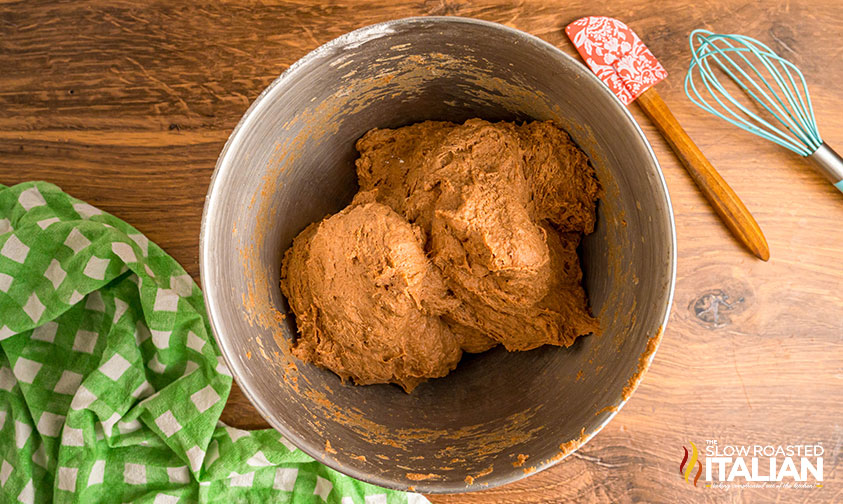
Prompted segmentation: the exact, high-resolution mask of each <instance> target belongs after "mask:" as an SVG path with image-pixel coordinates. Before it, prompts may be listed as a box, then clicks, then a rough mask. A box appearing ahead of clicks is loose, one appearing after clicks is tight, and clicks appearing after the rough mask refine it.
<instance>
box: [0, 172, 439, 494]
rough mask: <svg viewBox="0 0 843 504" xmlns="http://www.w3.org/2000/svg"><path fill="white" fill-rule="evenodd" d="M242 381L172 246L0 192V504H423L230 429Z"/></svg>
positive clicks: (69, 201)
mask: <svg viewBox="0 0 843 504" xmlns="http://www.w3.org/2000/svg"><path fill="white" fill-rule="evenodd" d="M231 381H232V378H231V375H230V373H229V371H228V369H227V367H226V365H225V363H224V361H223V360H222V358H221V357H220V355H219V351H218V349H217V347H216V344H215V342H214V340H213V338H212V337H211V332H210V327H209V325H208V320H207V316H206V314H205V305H204V301H203V299H202V293H201V292H200V290H199V288H198V287H197V286H196V285H195V284H194V282H193V280H192V279H191V277H190V276H189V275H188V274H186V273H185V271H184V270H183V269H182V267H181V266H179V264H178V263H176V261H175V260H173V259H172V258H171V257H170V256H168V255H167V254H166V253H165V252H164V251H163V250H161V248H159V247H158V246H157V245H155V244H154V243H151V242H149V240H147V238H146V237H145V236H144V235H143V234H141V233H139V232H138V231H137V230H136V229H134V228H133V227H132V226H130V225H128V224H127V223H125V222H123V221H121V220H120V219H118V218H116V217H114V216H112V215H110V214H107V213H105V212H103V211H101V210H99V209H97V208H96V207H93V206H91V205H89V204H87V203H84V202H82V201H79V200H77V199H75V198H73V197H71V196H69V195H67V194H66V193H64V192H62V191H61V190H60V189H59V188H58V187H56V186H54V185H51V184H47V183H44V182H29V183H24V184H19V185H16V186H13V187H6V186H2V185H0V502H4V503H5V502H9V503H13V502H18V501H20V502H24V503H28V502H60V503H63V502H79V503H86V504H87V503H99V502H115V503H123V502H139V503H154V504H169V503H185V502H225V503H227V504H228V503H238V502H292V503H305V502H306V503H310V502H315V503H321V502H328V503H338V504H392V503H410V504H413V503H426V502H427V500H426V499H425V498H424V497H422V496H421V495H418V494H407V493H403V492H394V491H388V490H384V489H382V488H378V487H375V486H372V485H369V484H366V483H362V482H359V481H356V480H354V479H352V478H349V477H347V476H344V475H342V474H340V473H338V472H336V471H333V470H332V469H329V468H328V467H326V466H324V465H322V464H320V463H318V462H316V461H314V460H313V459H312V458H310V457H309V456H307V455H306V454H304V453H302V452H301V451H300V450H297V449H296V447H295V446H294V445H292V444H291V443H289V442H288V441H287V440H285V439H284V438H283V437H281V435H280V434H279V433H278V432H276V431H274V430H271V429H267V430H259V431H244V430H240V429H236V428H233V427H229V426H226V425H224V424H223V423H221V422H220V421H219V417H220V414H221V412H222V410H223V406H224V405H225V401H226V398H227V397H228V393H229V390H230V388H231Z"/></svg>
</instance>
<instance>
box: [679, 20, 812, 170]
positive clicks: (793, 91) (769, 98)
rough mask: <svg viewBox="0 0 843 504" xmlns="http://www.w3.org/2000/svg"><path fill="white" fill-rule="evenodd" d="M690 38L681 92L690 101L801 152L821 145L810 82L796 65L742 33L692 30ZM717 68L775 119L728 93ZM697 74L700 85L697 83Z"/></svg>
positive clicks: (806, 151) (805, 152)
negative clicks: (757, 111)
mask: <svg viewBox="0 0 843 504" xmlns="http://www.w3.org/2000/svg"><path fill="white" fill-rule="evenodd" d="M689 43H690V46H691V52H692V60H691V64H690V66H689V68H688V73H687V75H686V76H685V94H686V95H688V98H690V99H691V101H692V102H693V103H695V104H696V105H697V106H699V107H700V108H702V109H704V110H706V111H708V112H710V113H712V114H714V115H716V116H718V117H720V118H722V119H724V120H726V121H728V122H730V123H731V124H734V125H735V126H738V127H739V128H742V129H744V130H746V131H749V132H750V133H753V134H756V135H758V136H761V137H762V138H765V139H767V140H770V141H772V142H775V143H777V144H779V145H781V146H782V147H786V148H788V149H790V150H792V151H794V152H796V153H797V154H801V155H803V156H808V155H810V154H812V153H814V152H815V151H816V150H817V149H818V148H819V147H820V145H822V138H821V137H820V134H819V131H818V128H817V124H816V120H815V118H814V109H813V106H812V104H811V97H810V94H809V92H808V85H807V83H806V82H805V77H804V76H803V75H802V72H801V71H799V68H797V67H796V65H794V64H793V63H791V62H790V61H788V60H786V59H784V58H782V57H780V56H779V55H777V54H776V53H774V52H773V51H772V50H771V49H770V48H769V47H767V46H766V45H765V44H763V43H761V42H759V41H757V40H755V39H753V38H750V37H746V36H743V35H723V34H716V33H713V32H711V31H708V30H694V31H693V32H692V33H691V37H690V41H689ZM715 69H719V70H720V71H722V72H723V73H724V74H726V76H728V77H729V78H730V79H731V80H732V81H733V82H734V83H735V84H736V85H737V86H738V87H739V88H740V89H741V90H742V91H743V93H744V94H746V95H747V96H748V97H749V98H751V99H752V100H754V101H755V102H757V103H758V104H759V105H760V106H761V107H763V109H764V110H766V112H767V113H769V115H770V117H771V118H772V119H773V122H770V121H769V120H767V119H765V118H763V117H761V116H760V115H758V114H757V113H756V112H754V111H752V110H751V109H750V108H749V107H747V105H746V104H745V103H742V102H741V101H740V100H738V99H737V98H736V97H735V96H733V95H732V94H731V93H729V92H728V91H727V90H726V88H725V87H724V86H723V84H722V83H721V82H720V80H719V79H718V78H717V75H716V74H715V72H714V70H715ZM694 70H696V72H695V71H694ZM762 70H766V73H767V75H765V74H764V72H763V71H762ZM696 74H698V75H699V78H700V80H701V83H702V86H701V87H698V85H697V83H696V82H695V78H694V77H695V75H696ZM703 88H704V89H703ZM776 123H778V125H777V124H776Z"/></svg>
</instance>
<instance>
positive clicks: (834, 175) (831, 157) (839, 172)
mask: <svg viewBox="0 0 843 504" xmlns="http://www.w3.org/2000/svg"><path fill="white" fill-rule="evenodd" d="M808 158H810V159H811V161H813V162H814V164H815V165H816V166H817V169H818V170H819V171H820V173H822V174H823V175H825V178H827V179H828V180H829V181H830V182H831V183H832V184H833V185H834V187H836V188H837V189H839V190H840V191H841V192H843V158H841V157H840V155H839V154H837V153H836V152H834V149H832V148H831V147H829V146H828V144H826V143H825V142H823V144H822V145H820V147H819V148H818V149H817V150H815V151H814V153H813V154H811V155H810V156H808Z"/></svg>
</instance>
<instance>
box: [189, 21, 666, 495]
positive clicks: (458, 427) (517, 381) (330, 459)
mask: <svg viewBox="0 0 843 504" xmlns="http://www.w3.org/2000/svg"><path fill="white" fill-rule="evenodd" d="M472 117H481V118H484V119H487V120H491V121H496V120H517V121H520V120H526V119H542V120H544V119H552V120H554V121H556V122H557V123H558V124H559V125H560V126H562V127H563V128H565V129H566V130H567V131H568V132H569V133H570V135H571V136H572V138H573V139H574V141H575V142H577V144H578V145H580V147H582V148H583V149H584V150H585V152H586V153H587V154H588V155H589V157H590V159H591V162H592V164H593V165H594V167H595V169H596V171H597V174H598V177H599V179H600V182H601V185H602V186H603V188H604V194H603V196H602V199H601V201H600V203H599V206H598V212H599V214H598V226H597V229H596V231H595V232H594V234H592V235H590V236H588V237H587V238H586V239H585V241H584V243H583V245H582V252H581V257H582V263H583V268H584V271H585V286H586V290H587V292H588V293H589V298H590V303H591V307H592V311H593V312H594V313H595V315H597V316H598V317H599V319H600V322H601V325H602V328H603V334H602V335H600V336H589V337H585V338H580V339H579V340H578V341H577V343H576V344H575V345H573V346H572V347H571V348H556V347H543V348H539V349H536V350H533V351H529V352H516V353H508V352H506V351H505V350H503V349H501V348H497V349H495V350H492V351H490V352H486V353H483V354H479V355H466V356H465V357H463V360H462V362H461V363H460V364H459V366H458V367H457V369H456V371H454V372H452V373H451V374H450V375H448V376H447V377H446V378H442V379H437V380H432V381H429V382H427V383H425V384H422V385H421V386H419V387H418V388H417V389H416V390H415V391H414V392H413V393H412V394H410V395H408V394H405V393H404V392H403V391H402V390H401V389H400V388H398V387H396V386H390V385H376V386H367V387H355V386H352V385H343V384H342V383H341V382H340V380H339V379H338V378H337V377H336V376H335V375H334V374H333V373H331V372H328V371H325V370H321V369H318V368H316V367H314V366H311V365H305V364H302V363H301V362H299V361H297V360H296V359H295V358H293V357H292V356H291V355H290V354H289V351H288V346H289V340H291V339H292V338H293V337H294V335H295V332H296V329H295V321H294V319H293V317H292V314H290V313H288V307H287V304H286V302H285V300H284V299H283V296H282V295H281V292H280V289H279V285H278V283H279V282H278V280H279V276H280V263H281V257H282V255H283V252H284V251H285V250H286V249H287V248H288V247H289V246H290V244H291V242H292V240H293V238H294V237H295V236H296V235H297V234H298V233H299V232H300V231H301V230H302V229H303V228H304V227H305V226H307V225H308V224H309V223H311V222H313V221H316V220H320V219H322V218H323V217H324V216H325V215H327V214H329V213H332V212H335V211H337V210H339V209H341V208H342V207H344V206H345V205H346V204H347V203H348V202H349V201H350V199H351V197H352V195H353V194H354V193H355V192H356V190H357V187H356V177H355V171H354V159H355V157H356V156H355V150H354V142H355V141H356V140H357V139H358V138H359V137H360V136H361V135H363V133H365V132H366V131H368V130H369V129H371V128H374V127H397V126H402V125H407V124H411V123H414V122H418V121H423V120H428V119H434V120H450V121H455V122H462V121H464V120H466V119H469V118H472ZM674 263H675V251H674V232H673V222H672V213H671V209H670V203H669V199H668V196H667V193H666V188H665V186H664V181H663V179H662V177H661V173H660V171H659V168H658V164H657V162H656V160H655V158H654V156H653V154H652V151H651V150H650V148H649V145H648V144H647V142H646V140H645V139H644V137H643V135H642V134H641V131H640V130H639V129H638V127H637V125H636V124H635V123H634V121H633V120H632V118H631V117H630V115H629V114H628V112H627V111H626V110H625V108H624V107H623V105H621V104H620V102H618V101H617V100H615V99H614V98H613V97H612V96H611V94H610V93H609V91H608V90H607V89H606V88H605V87H603V85H602V84H600V83H599V81H597V80H596V79H595V78H594V77H593V76H592V75H590V74H589V73H588V71H587V70H586V69H585V68H584V67H583V66H582V65H580V64H579V63H577V62H575V61H574V60H573V59H571V58H569V57H567V56H565V55H564V54H563V53H561V52H560V51H558V50H557V49H555V48H553V47H552V46H550V45H548V44H546V43H544V42H542V41H540V40H539V39H536V38H534V37H532V36H529V35H526V34H524V33H522V32H518V31H516V30H511V29H509V28H505V27H503V26H500V25H495V24H492V23H486V22H480V21H475V20H467V19H460V18H411V19H405V20H399V21H393V22H389V23H384V24H381V25H375V26H372V27H368V28H363V29H361V30H358V31H356V32H352V33H350V34H348V35H345V36H343V37H341V38H339V39H337V40H335V41H333V42H331V43H329V44H327V45H326V46H323V47H321V48H319V49H317V50H316V51H314V52H313V53H311V54H309V55H308V56H306V57H305V58H303V59H302V60H300V61H299V62H298V63H296V64H295V65H294V66H293V67H291V68H290V69H289V70H288V71H287V72H285V74H284V75H283V76H282V77H281V78H279V79H278V80H277V81H276V82H275V83H273V84H272V85H271V86H270V87H269V88H268V89H267V90H266V91H265V92H264V93H263V94H262V95H261V97H260V98H259V99H258V100H257V101H256V102H255V104H253V106H252V108H250V110H249V112H248V113H247V114H246V116H245V117H244V119H243V120H242V121H241V124H240V125H239V126H238V127H237V129H236V130H235V132H234V133H233V134H232V137H231V139H230V140H229V142H228V144H227V145H226V148H225V149H224V151H223V153H222V155H221V157H220V160H219V163H218V166H217V171H216V173H215V176H214V179H213V181H212V184H211V188H210V190H209V196H208V201H207V205H206V210H205V216H204V220H203V236H202V251H201V266H202V282H203V286H204V289H205V296H206V300H207V304H208V310H209V313H210V316H211V321H212V325H213V326H214V329H215V333H216V337H217V340H218V342H219V344H220V347H221V349H222V352H223V354H224V356H225V358H226V361H227V362H228V364H229V367H230V368H231V370H232V372H233V374H234V376H235V377H236V379H237V381H238V383H239V385H240V386H241V388H242V389H243V390H244V391H245V392H246V394H247V395H248V396H249V397H250V399H251V400H252V401H253V402H254V404H255V405H256V406H257V408H258V409H259V410H260V411H261V413H262V414H263V415H264V416H265V417H266V418H267V420H268V421H269V422H270V423H271V424H272V425H273V426H274V427H276V428H277V429H278V430H279V431H281V433H282V434H284V435H285V436H286V437H287V438H289V439H290V440H292V441H293V442H294V443H295V444H296V445H297V446H299V447H300V448H301V449H303V450H304V451H306V452H307V453H309V454H311V455H313V456H314V457H315V458H317V460H320V461H322V462H324V463H326V464H328V465H330V466H332V467H334V468H336V469H338V470H340V471H342V472H344V473H346V474H350V475H352V476H354V477H357V478H360V479H363V480H365V481H369V482H372V483H376V484H379V485H383V486H388V487H393V488H401V489H407V488H414V489H416V490H418V491H427V492H455V491H465V490H471V489H479V488H486V487H488V486H492V485H497V484H502V483H506V482H509V481H513V480H515V479H518V478H521V477H523V476H524V475H525V474H529V473H531V472H533V471H535V470H540V469H542V468H544V467H547V466H548V465H550V464H552V463H553V462H555V461H558V460H559V459H561V458H563V457H564V456H565V455H566V454H567V453H569V452H570V451H571V450H573V449H575V448H576V447H577V446H579V444H581V443H582V442H584V441H585V440H586V439H587V438H588V437H590V436H591V435H593V434H594V433H596V432H597V431H598V430H599V429H600V427H601V426H602V425H603V424H604V423H605V422H606V421H608V419H609V418H610V417H611V416H612V415H613V414H614V413H615V412H616V411H617V408H618V407H619V406H620V405H621V404H622V403H623V402H624V401H625V400H626V398H628V396H629V394H630V393H631V391H632V390H633V389H634V387H635V386H636V385H637V380H638V379H639V378H640V371H642V370H643V369H645V368H646V367H647V365H648V364H649V360H650V359H651V357H652V352H653V350H654V349H655V344H656V343H657V341H658V337H659V336H660V334H661V330H662V327H663V324H664V323H665V319H666V315H667V313H668V310H669V305H670V299H671V294H672V288H673V276H674V269H675V266H674ZM328 443H329V445H328ZM327 446H330V449H328V448H327ZM524 456H526V457H527V458H526V461H525V462H524V463H523V465H518V464H517V462H518V460H519V457H521V458H522V459H523V458H524ZM513 462H516V464H515V465H514V464H513Z"/></svg>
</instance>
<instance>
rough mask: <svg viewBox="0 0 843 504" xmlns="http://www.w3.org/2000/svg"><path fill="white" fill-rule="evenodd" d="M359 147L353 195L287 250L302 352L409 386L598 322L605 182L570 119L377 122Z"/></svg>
mask: <svg viewBox="0 0 843 504" xmlns="http://www.w3.org/2000/svg"><path fill="white" fill-rule="evenodd" d="M357 150H358V151H359V152H360V158H359V159H358V160H357V176H358V179H359V183H360V192H359V193H358V194H357V196H356V197H355V198H354V201H353V202H352V203H351V204H350V205H349V206H348V207H346V208H345V209H344V210H343V211H342V212H340V213H338V214H336V215H334V216H330V217H327V218H326V219H325V220H323V221H322V222H320V223H317V224H312V225H311V226H309V227H308V228H307V229H305V230H304V231H303V232H302V233H301V234H300V235H299V236H298V237H296V239H295V241H294V243H293V246H292V247H291V248H290V249H289V250H288V251H287V253H286V254H285V257H284V263H283V269H282V279H281V287H282V290H283V292H284V294H285V295H286V296H287V299H288V300H289V302H290V306H291V308H292V310H293V313H295V315H296V321H297V323H298V329H299V336H298V338H297V339H296V342H295V345H294V353H295V355H296V356H297V357H298V358H300V359H302V360H303V361H306V362H313V363H316V364H318V365H321V366H323V367H326V368H328V369H331V370H332V371H334V372H335V373H337V374H338V375H339V376H340V377H342V378H343V379H348V378H351V379H352V380H353V381H354V382H355V383H357V384H370V383H388V382H391V383H397V384H399V385H401V386H402V387H404V389H405V390H406V391H408V392H409V391H411V390H412V389H413V388H414V387H415V386H416V385H418V384H419V383H420V382H422V381H424V380H425V379H427V378H433V377H440V376H444V375H446V374H447V373H448V372H450V371H451V370H452V369H454V367H455V366H456V364H457V362H458V361H459V359H460V357H461V354H462V351H468V352H481V351H485V350H487V349H489V348H491V347H493V346H495V345H497V344H499V343H500V344H503V345H504V346H505V347H506V348H507V349H508V350H511V351H513V350H529V349H532V348H536V347H538V346H541V345H545V344H550V345H560V346H570V345H571V344H572V343H573V342H574V340H575V339H576V338H577V337H578V336H580V335H584V334H588V333H595V332H597V331H598V324H597V320H596V319H594V318H593V317H592V316H591V315H590V314H589V312H588V304H587V300H586V297H585V292H584V291H583V289H582V287H581V280H582V272H581V270H580V265H579V258H578V257H577V253H576V249H577V246H578V245H579V242H580V239H581V237H582V235H583V234H588V233H591V232H592V231H593V229H594V225H595V219H596V215H595V205H596V200H597V196H598V192H599V186H598V183H597V180H596V178H595V175H594V170H593V169H592V167H591V166H590V165H589V164H588V159H587V158H586V156H585V155H584V154H583V153H582V151H580V150H579V149H578V148H577V147H576V146H575V145H574V144H573V142H571V140H570V139H569V138H568V135H567V134H566V133H565V132H564V131H562V130H560V129H559V128H557V127H556V126H554V125H553V124H552V123H551V122H549V121H548V122H533V123H529V124H524V125H520V126H518V125H515V124H512V123H505V122H501V123H489V122H486V121H483V120H480V119H472V120H469V121H467V122H466V123H465V124H462V125H457V124H453V123H448V122H433V121H428V122H424V123H419V124H414V125H411V126H406V127H403V128H398V129H394V130H389V129H384V130H381V129H374V130H371V131H369V132H368V133H366V135H364V136H363V138H361V139H360V140H359V141H358V142H357Z"/></svg>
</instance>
